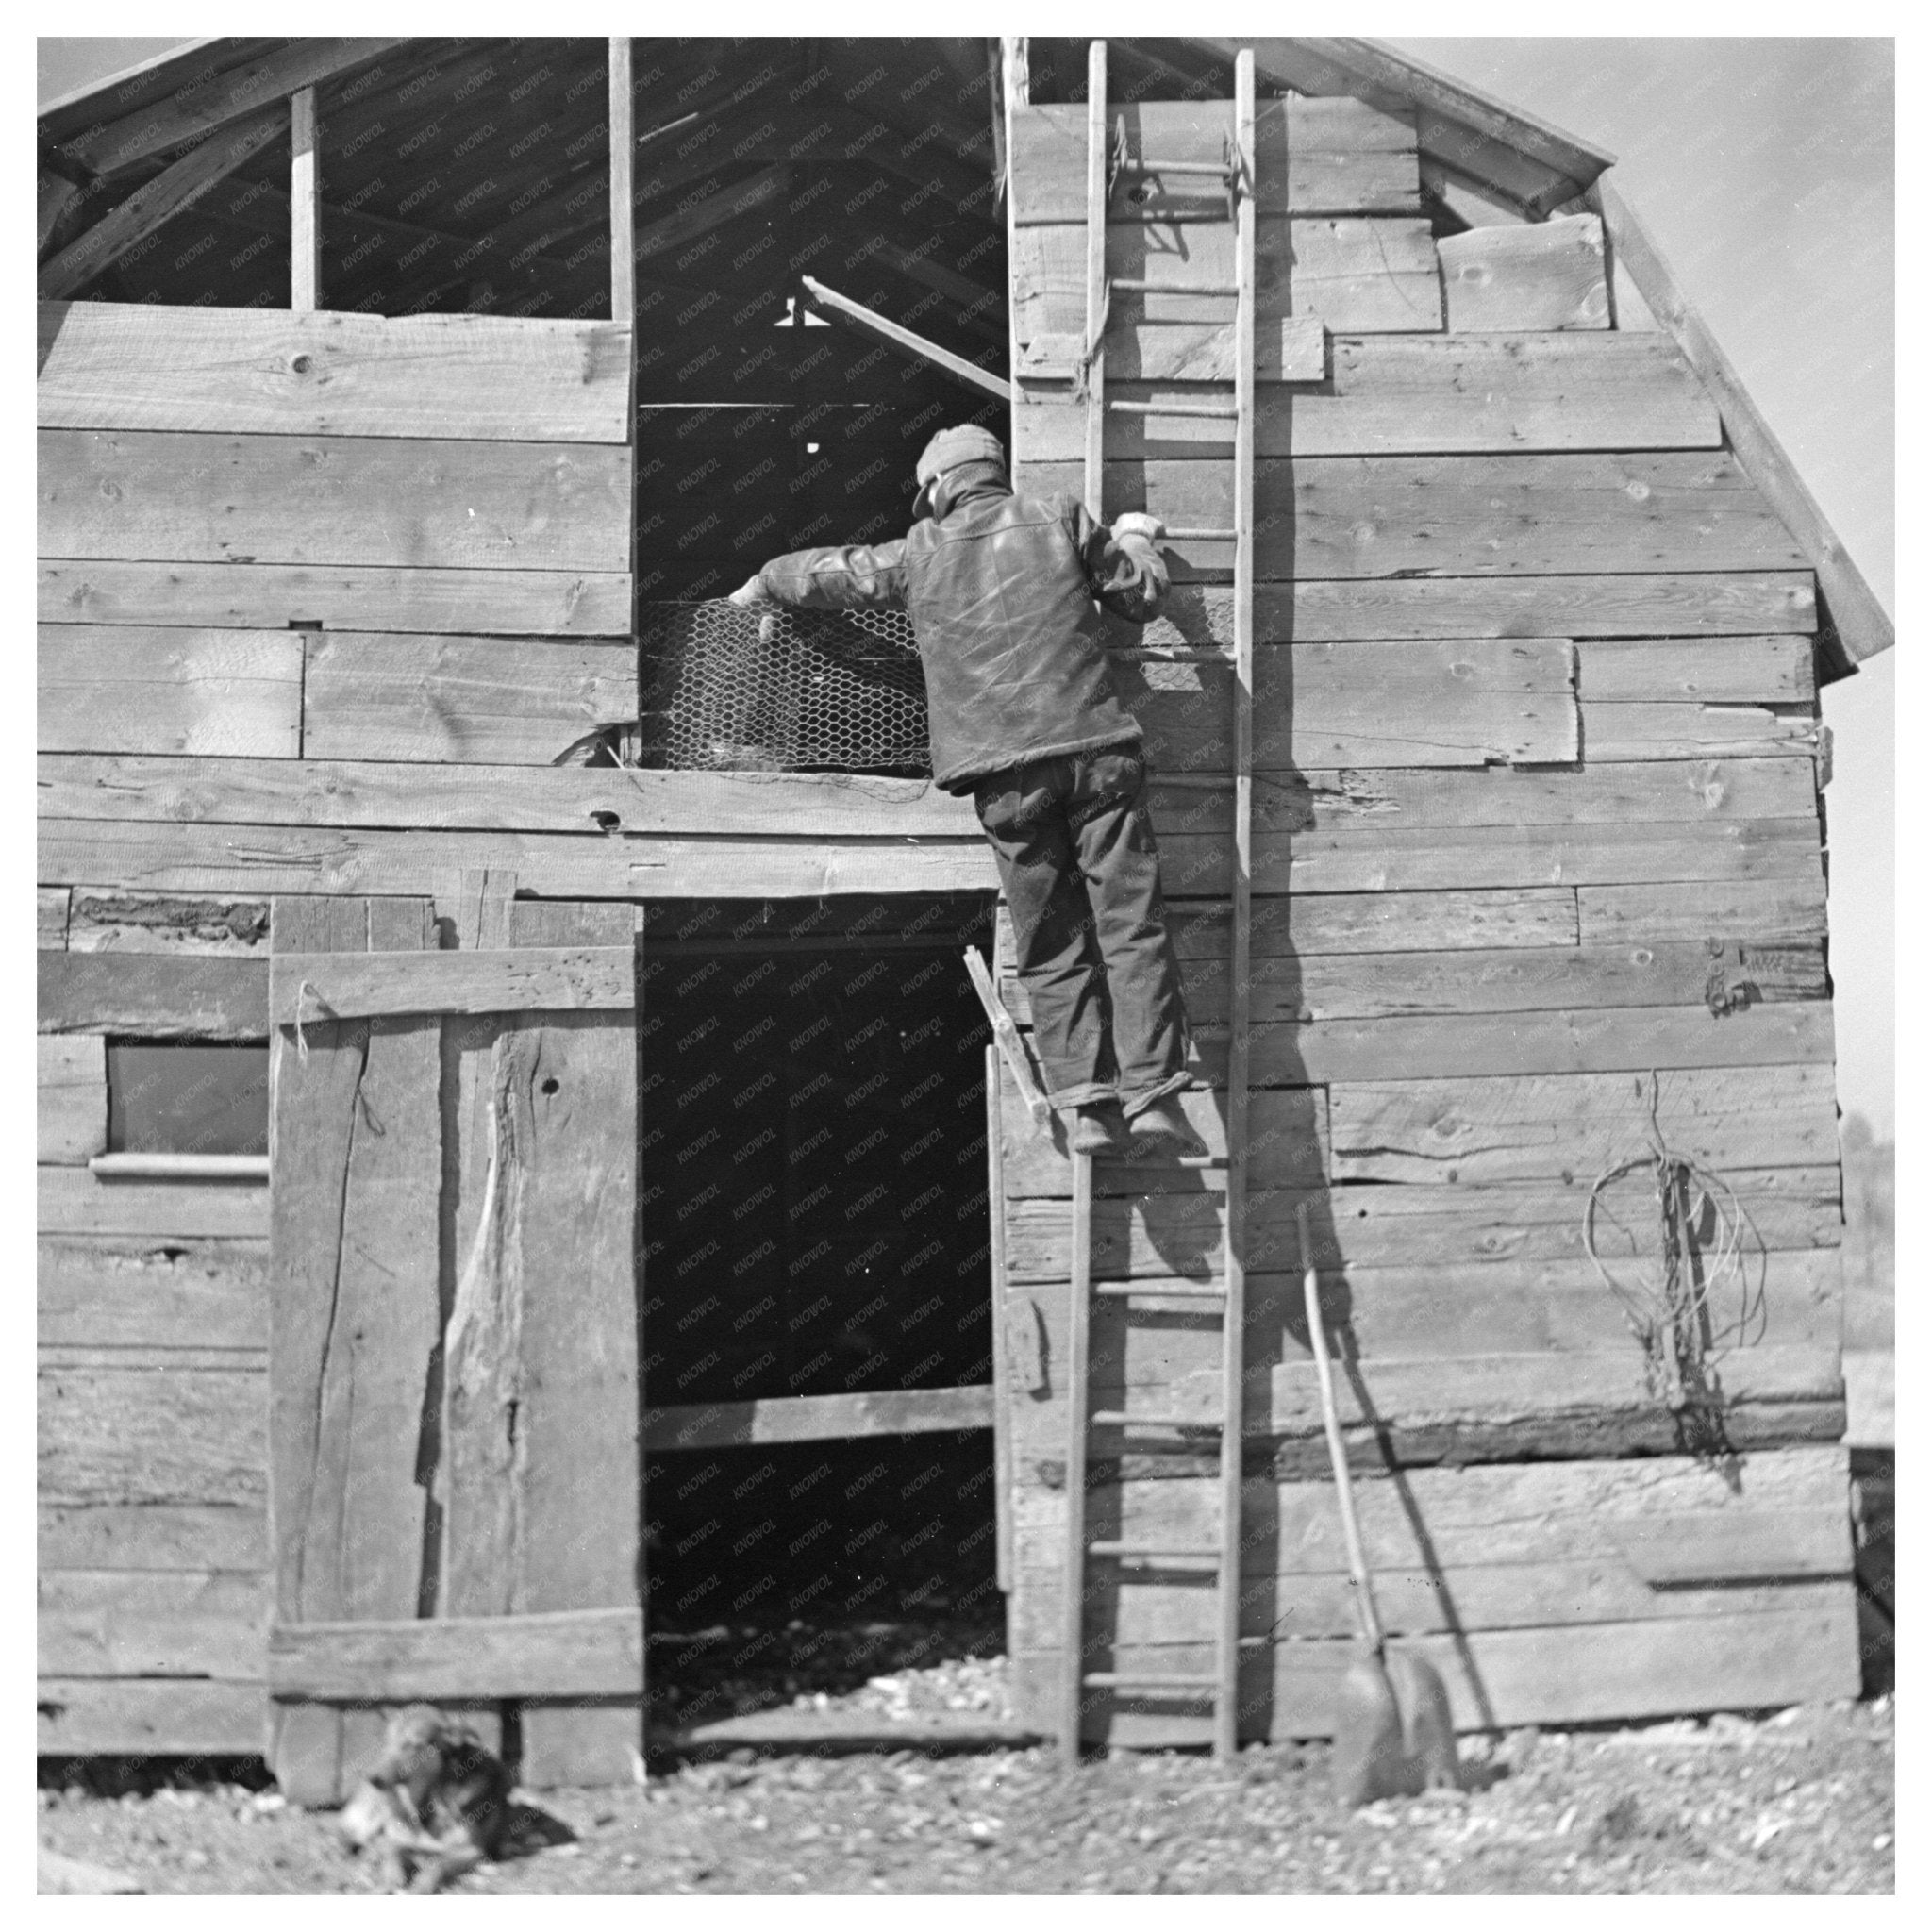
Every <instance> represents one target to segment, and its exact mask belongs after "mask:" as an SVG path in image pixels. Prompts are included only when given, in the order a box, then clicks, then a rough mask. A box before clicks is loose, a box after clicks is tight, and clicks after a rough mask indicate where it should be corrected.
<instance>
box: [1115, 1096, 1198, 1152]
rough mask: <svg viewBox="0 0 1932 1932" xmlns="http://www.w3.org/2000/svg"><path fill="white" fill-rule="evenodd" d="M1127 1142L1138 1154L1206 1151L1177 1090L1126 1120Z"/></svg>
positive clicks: (1130, 1148)
mask: <svg viewBox="0 0 1932 1932" xmlns="http://www.w3.org/2000/svg"><path fill="white" fill-rule="evenodd" d="M1127 1144H1128V1148H1129V1150H1130V1151H1131V1152H1133V1153H1135V1154H1205V1153H1206V1152H1207V1151H1208V1150H1207V1149H1206V1148H1205V1147H1204V1146H1202V1144H1201V1141H1200V1140H1199V1138H1198V1137H1197V1136H1196V1134H1195V1132H1194V1130H1193V1128H1192V1127H1191V1126H1190V1125H1189V1124H1188V1117H1187V1115H1186V1114H1184V1113H1183V1112H1182V1111H1181V1103H1180V1098H1179V1096H1178V1095H1177V1094H1173V1093H1168V1094H1163V1095H1162V1096H1161V1097H1160V1099H1158V1100H1157V1101H1155V1102H1154V1104H1153V1105H1152V1106H1151V1107H1144V1108H1141V1111H1140V1112H1139V1113H1137V1114H1136V1115H1135V1116H1134V1117H1133V1119H1132V1120H1130V1121H1129V1122H1128V1123H1127Z"/></svg>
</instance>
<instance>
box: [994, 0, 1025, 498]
mask: <svg viewBox="0 0 1932 1932" xmlns="http://www.w3.org/2000/svg"><path fill="white" fill-rule="evenodd" d="M1000 67H1001V75H1002V79H1003V80H1004V82H1005V85H1004V86H1003V87H1002V88H1001V90H1000V92H1001V95H1002V99H1001V103H1000V118H1001V120H1002V122H1003V123H1004V124H1005V126H1006V135H1007V144H1006V152H1007V165H1008V174H1009V175H1010V172H1011V167H1012V154H1013V109H1014V108H1016V107H1023V106H1024V105H1025V102H1026V97H1027V92H1028V81H1027V75H1026V41H1025V37H1024V35H1018V34H1005V35H1002V36H1001V38H1000ZM1013 235H1014V222H1013V187H1012V182H1011V180H1010V178H1009V179H1008V183H1007V375H1008V378H1010V377H1011V376H1012V375H1013V373H1014V371H1016V370H1017V369H1018V368H1019V366H1020V338H1019V333H1018V331H1019V326H1020V304H1019V300H1018V297H1017V293H1016V291H1015V289H1014V286H1013V283H1014V277H1015V276H1016V275H1018V274H1019V272H1020V254H1019V250H1018V249H1017V248H1016V247H1015V246H1014V244H1013ZM1027 407H1028V403H1027V398H1026V396H1025V395H1024V393H1023V392H1022V391H1021V388H1020V385H1019V383H1018V382H1014V383H1013V399H1012V403H1011V405H1010V407H1009V409H1008V417H1007V455H1008V462H1009V474H1010V475H1011V476H1012V479H1013V487H1014V488H1015V489H1016V490H1021V489H1024V488H1025V483H1024V478H1023V476H1022V474H1021V467H1020V424H1019V414H1020V411H1021V410H1022V409H1024V408H1027Z"/></svg>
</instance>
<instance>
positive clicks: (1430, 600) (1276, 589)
mask: <svg viewBox="0 0 1932 1932" xmlns="http://www.w3.org/2000/svg"><path fill="white" fill-rule="evenodd" d="M1817 623H1818V606H1817V594H1816V589H1815V586H1814V584H1813V582H1812V577H1811V573H1810V572H1809V571H1714V572H1709V573H1705V574H1700V575H1671V574H1663V575H1657V574H1651V573H1631V574H1629V575H1617V574H1609V575H1604V574H1599V575H1585V576H1548V577H1441V578H1437V577H1415V578H1401V579H1379V578H1376V579H1368V580H1360V579H1352V578H1346V577H1341V578H1322V579H1319V580H1314V579H1311V580H1309V581H1307V582H1297V583H1286V582H1282V583H1274V582H1269V581H1266V580H1265V579H1264V580H1263V581H1260V582H1257V584H1256V586H1255V641H1256V642H1257V643H1262V644H1287V643H1317V642H1326V641H1356V640H1367V641H1374V640H1378V639H1391V638H1497V637H1507V638H1553V637H1554V638H1573V639H1579V638H1618V637H1664V636H1671V637H1693V636H1701V637H1722V636H1730V635H1746V634H1752V633H1757V632H1789V633H1808V632H1810V631H1812V630H1815V629H1816V628H1817ZM1109 632H1110V636H1111V639H1112V641H1114V642H1115V643H1117V644H1122V645H1132V646H1138V647H1142V648H1145V647H1150V646H1151V647H1154V648H1157V649H1159V648H1172V647H1174V646H1178V645H1193V646H1202V645H1220V646H1223V647H1225V646H1227V645H1229V644H1232V643H1233V641H1234V591H1233V589H1232V587H1231V586H1227V585H1221V584H1176V585H1175V586H1174V589H1173V591H1171V592H1170V593H1169V596H1168V599H1167V602H1166V603H1165V604H1164V605H1163V606H1162V607H1161V614H1160V616H1158V618H1156V619H1155V620H1154V621H1153V622H1152V623H1151V624H1148V625H1143V626H1139V627H1136V626H1134V625H1127V624H1125V623H1124V622H1116V623H1113V624H1112V625H1109Z"/></svg>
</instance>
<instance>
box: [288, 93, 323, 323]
mask: <svg viewBox="0 0 1932 1932" xmlns="http://www.w3.org/2000/svg"><path fill="white" fill-rule="evenodd" d="M321 147H322V129H321V127H320V125H319V124H318V123H317V120H316V115H315V90H314V89H313V88H312V87H305V88H298V89H297V90H296V91H295V92H294V93H292V94H291V95H290V97H289V150H290V156H291V162H290V173H289V307H290V308H292V309H294V310H295V311H296V313H298V314H302V313H307V312H311V311H313V310H315V309H317V308H321V307H322V155H321Z"/></svg>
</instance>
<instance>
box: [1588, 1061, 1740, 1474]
mask: <svg viewBox="0 0 1932 1932" xmlns="http://www.w3.org/2000/svg"><path fill="white" fill-rule="evenodd" d="M1636 1084H1637V1092H1638V1096H1639V1097H1640V1098H1641V1099H1643V1100H1644V1101H1645V1102H1646V1105H1647V1108H1648V1112H1649V1116H1650V1127H1649V1137H1648V1138H1649V1141H1650V1144H1649V1146H1648V1147H1647V1148H1646V1149H1645V1151H1644V1152H1643V1153H1641V1154H1639V1155H1634V1156H1633V1157H1632V1158H1630V1159H1628V1160H1624V1161H1620V1162H1619V1163H1618V1164H1617V1165H1616V1166H1614V1167H1610V1168H1607V1169H1606V1170H1605V1171H1604V1172H1603V1173H1602V1174H1599V1175H1598V1176H1597V1178H1596V1181H1595V1182H1594V1184H1593V1185H1592V1186H1591V1191H1590V1199H1589V1201H1588V1202H1587V1203H1586V1204H1585V1206H1584V1210H1583V1245H1584V1249H1585V1252H1586V1253H1587V1254H1588V1255H1589V1256H1590V1258H1591V1262H1592V1263H1593V1264H1594V1265H1595V1268H1596V1272H1597V1274H1599V1275H1601V1276H1602V1278H1603V1281H1604V1285H1605V1286H1606V1287H1607V1288H1608V1289H1609V1290H1610V1291H1611V1292H1612V1293H1613V1294H1615V1295H1616V1297H1617V1299H1618V1300H1619V1301H1620V1302H1622V1304H1623V1305H1624V1322H1625V1323H1626V1324H1627V1325H1628V1326H1629V1329H1630V1332H1631V1334H1632V1335H1634V1336H1635V1337H1636V1338H1637V1341H1638V1342H1639V1344H1640V1345H1641V1347H1642V1350H1643V1357H1644V1378H1645V1381H1646V1383H1647V1385H1648V1387H1649V1390H1650V1393H1651V1395H1652V1397H1653V1398H1654V1399H1656V1400H1657V1401H1659V1402H1661V1403H1662V1404H1663V1405H1664V1406H1665V1407H1667V1408H1669V1409H1670V1411H1671V1412H1672V1414H1673V1415H1674V1417H1675V1418H1676V1425H1677V1441H1678V1446H1679V1447H1680V1448H1681V1449H1683V1450H1684V1451H1685V1452H1687V1453H1689V1454H1692V1455H1700V1456H1718V1457H1723V1456H1729V1455H1730V1454H1731V1453H1732V1451H1731V1445H1730V1441H1729V1438H1728V1436H1727V1435H1726V1433H1725V1429H1724V1402H1725V1398H1724V1386H1723V1383H1722V1381H1721V1379H1720V1378H1719V1375H1718V1374H1717V1365H1718V1363H1719V1362H1720V1361H1722V1360H1723V1358H1724V1357H1725V1356H1727V1355H1728V1354H1730V1353H1731V1352H1732V1351H1733V1350H1734V1349H1737V1348H1741V1347H1748V1346H1749V1345H1750V1344H1751V1343H1753V1342H1755V1341H1758V1340H1759V1339H1761V1337H1762V1335H1763V1332H1764V1325H1765V1307H1764V1249H1763V1243H1762V1242H1761V1241H1759V1240H1758V1238H1757V1230H1756V1229H1755V1228H1753V1226H1752V1225H1751V1222H1750V1218H1749V1216H1748V1215H1746V1214H1745V1212H1744V1210H1743V1208H1742V1206H1741V1205H1740V1202H1739V1200H1738V1197H1737V1195H1736V1194H1735V1193H1734V1192H1733V1191H1731V1189H1730V1187H1729V1186H1728V1185H1727V1184H1726V1183H1725V1182H1724V1180H1723V1179H1722V1178H1721V1177H1720V1176H1719V1175H1717V1174H1713V1173H1712V1172H1711V1171H1710V1169H1708V1168H1707V1167H1706V1166H1704V1165H1703V1164H1702V1163H1701V1162H1699V1161H1697V1160H1693V1159H1692V1158H1691V1157H1690V1156H1688V1155H1685V1154H1680V1153H1678V1152H1677V1151H1676V1150H1675V1149H1674V1148H1673V1147H1672V1146H1671V1145H1670V1143H1669V1142H1668V1141H1666V1140H1665V1139H1664V1133H1663V1128H1662V1126H1661V1124H1659V1122H1658V1120H1657V1074H1656V1073H1655V1072H1653V1073H1652V1074H1650V1076H1649V1089H1648V1092H1647V1093H1646V1091H1645V1086H1644V1081H1643V1078H1642V1076H1641V1075H1640V1076H1639V1078H1638V1080H1637V1083H1636ZM1645 1182H1647V1183H1648V1186H1647V1187H1643V1186H1642V1183H1645ZM1620 1187H1621V1188H1623V1190H1624V1193H1625V1194H1626V1195H1628V1194H1635V1193H1638V1192H1639V1190H1640V1188H1641V1192H1642V1195H1643V1196H1644V1197H1645V1198H1644V1200H1643V1205H1642V1206H1641V1207H1635V1206H1633V1207H1631V1208H1623V1209H1620V1208H1619V1207H1618V1205H1617V1191H1618V1190H1619V1189H1620ZM1653 1224H1654V1225H1655V1227H1656V1230H1657V1234H1656V1247H1655V1249H1654V1250H1653V1249H1652V1248H1651V1244H1650V1242H1649V1241H1646V1240H1645V1239H1644V1236H1645V1234H1646V1232H1647V1230H1648V1228H1649V1227H1650V1226H1651V1225H1653ZM1611 1228H1614V1229H1616V1230H1618V1231H1620V1232H1621V1233H1622V1235H1623V1237H1624V1241H1625V1243H1626V1244H1627V1247H1628V1253H1627V1254H1625V1255H1622V1256H1617V1257H1612V1259H1613V1260H1614V1262H1615V1265H1614V1266H1612V1265H1611V1261H1610V1260H1607V1259H1606V1257H1605V1254H1604V1248H1605V1246H1606V1245H1607V1241H1608V1239H1609V1236H1608V1230H1609V1229H1611ZM1754 1276H1755V1278H1754Z"/></svg>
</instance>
